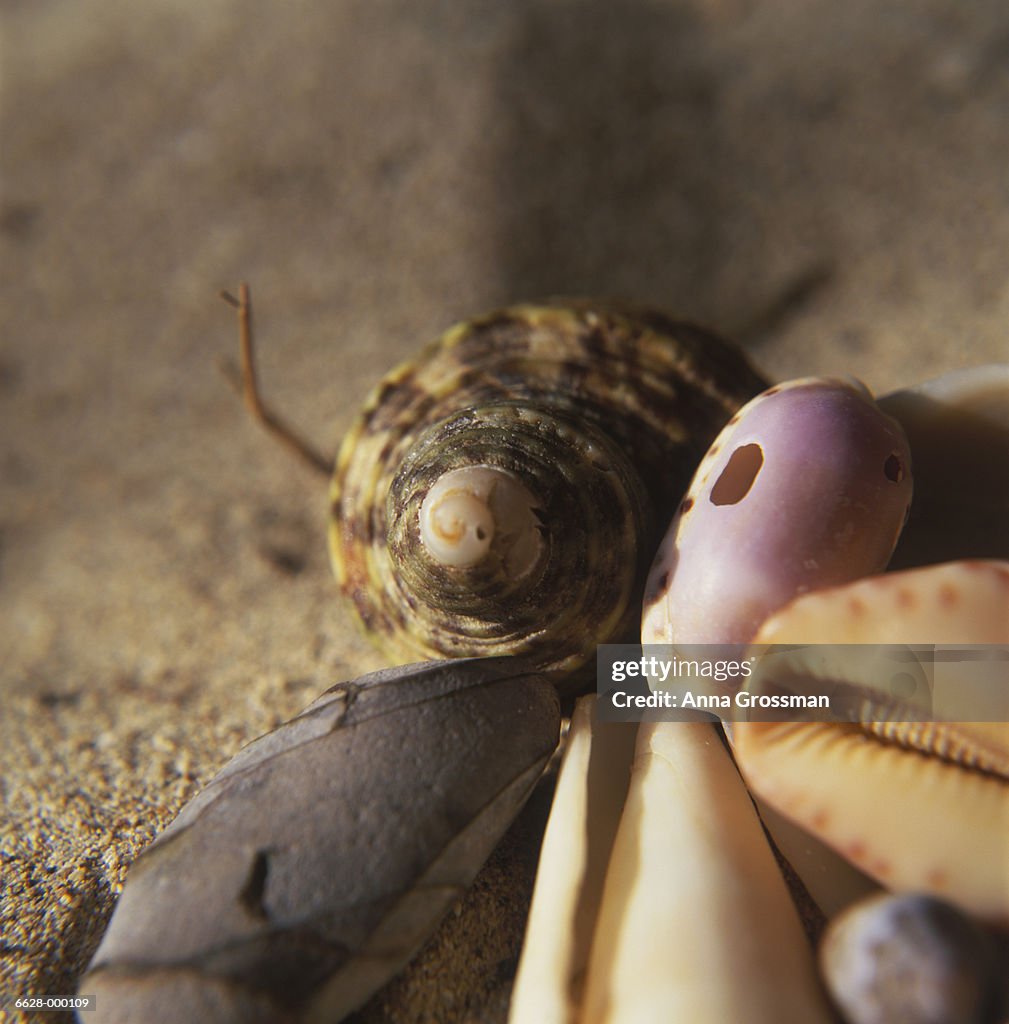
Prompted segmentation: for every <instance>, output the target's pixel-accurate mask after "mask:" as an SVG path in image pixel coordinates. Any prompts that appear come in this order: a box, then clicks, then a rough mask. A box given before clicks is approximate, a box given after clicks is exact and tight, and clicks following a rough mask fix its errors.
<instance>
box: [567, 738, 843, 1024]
mask: <svg viewBox="0 0 1009 1024" xmlns="http://www.w3.org/2000/svg"><path fill="white" fill-rule="evenodd" d="M830 1020H832V1017H831V1014H830V1011H829V1010H828V1009H827V1006H826V1002H825V999H824V996H823V994H822V992H821V991H820V989H819V986H818V984H817V980H816V972H815V967H814V964H813V960H812V953H811V950H810V947H809V943H808V941H807V940H806V936H805V933H804V931H803V929H802V926H801V924H800V923H799V919H798V916H797V914H796V911H795V907H794V905H793V903H792V900H791V897H790V896H789V893H788V890H787V888H786V887H785V883H784V880H783V878H782V876H781V874H780V872H779V870H778V866H777V864H776V863H775V860H774V856H773V854H772V852H771V849H770V846H769V845H768V843H767V840H766V838H765V836H764V832H763V829H762V828H761V826H760V821H759V819H758V818H757V815H756V812H755V811H754V809H753V804H752V802H751V801H750V797H749V794H748V793H747V791H746V787H745V786H744V785H743V781H742V779H741V778H740V777H739V773H738V772H737V771H736V768H735V766H734V765H733V763H732V758H731V757H730V756H729V753H728V751H727V750H726V749H725V747H724V745H723V744H722V742H721V739H720V737H719V736H718V734H717V732H716V731H715V729H714V728H713V727H712V726H711V725H709V724H707V723H702V722H660V723H657V724H651V723H646V724H643V725H642V726H641V727H640V729H639V733H638V745H637V750H636V753H635V763H634V769H633V772H632V776H631V786H630V790H629V792H628V797H627V802H626V804H625V805H624V812H623V817H622V818H621V822H620V830H619V831H618V833H617V838H616V841H615V843H614V846H613V853H612V856H611V859H610V866H609V871H608V873H607V876H606V887H605V890H604V893H603V903H602V909H601V910H600V914H599V922H598V924H597V927H596V934H595V942H594V944H593V947H592V956H591V959H590V961H589V976H588V985H587V988H586V993H585V1005H584V1009H583V1014H582V1017H581V1021H582V1022H583V1024H603V1022H608V1024H638V1022H641V1024H653V1022H655V1021H670V1022H680V1021H682V1022H684V1024H687V1022H689V1024H725V1022H726V1021H745V1022H746V1024H783V1022H792V1021H796V1022H798V1021H802V1022H803V1024H827V1022H828V1021H830Z"/></svg>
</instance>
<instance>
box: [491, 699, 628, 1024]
mask: <svg viewBox="0 0 1009 1024" xmlns="http://www.w3.org/2000/svg"><path fill="white" fill-rule="evenodd" d="M636 732H637V727H636V726H635V725H634V724H633V723H629V722H609V723H605V722H600V721H599V719H598V715H597V708H596V696H595V694H590V695H589V696H586V697H582V698H581V699H580V700H579V701H578V702H577V703H576V704H575V710H574V713H573V714H572V716H571V728H570V730H569V732H568V739H567V745H566V747H565V750H564V759H563V761H562V763H561V769H560V774H559V776H558V779H557V790H556V793H555V794H554V800H553V805H552V807H551V809H550V821H549V822H548V823H547V831H546V835H545V837H544V839H543V848H542V850H541V851H540V860H539V866H538V868H537V871H536V888H535V890H534V892H533V900H532V907H531V908H530V911H529V921H528V924H527V925H526V934H525V941H524V942H523V944H522V959H521V960H520V961H519V969H518V974H517V975H516V978H515V986H514V988H513V989H512V998H511V1005H510V1007H509V1013H508V1021H509V1024H544V1022H550V1024H574V1022H575V1021H577V1020H578V1016H579V1010H580V1007H581V1001H582V994H583V991H584V987H585V977H586V972H587V971H588V959H589V950H590V948H591V944H592V934H593V931H594V929H595V925H596V919H597V917H598V914H599V903H600V901H601V899H602V891H603V881H604V879H605V877H606V865H607V862H608V860H609V856H610V851H611V849H612V846H613V838H614V836H615V835H616V831H617V825H618V824H619V822H620V812H621V809H622V807H623V803H624V798H625V796H626V795H627V783H628V780H629V778H630V772H631V761H632V758H633V755H634V738H635V734H636Z"/></svg>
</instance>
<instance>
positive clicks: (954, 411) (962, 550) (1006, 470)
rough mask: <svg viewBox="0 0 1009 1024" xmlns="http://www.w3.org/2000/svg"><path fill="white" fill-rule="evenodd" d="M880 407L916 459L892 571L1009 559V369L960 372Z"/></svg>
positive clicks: (1005, 365)
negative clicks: (950, 562) (893, 421)
mask: <svg viewBox="0 0 1009 1024" xmlns="http://www.w3.org/2000/svg"><path fill="white" fill-rule="evenodd" d="M879 405H880V408H882V409H883V411H884V412H886V413H887V414H888V415H890V416H893V417H894V418H895V419H896V420H899V421H900V423H901V425H902V426H903V428H904V430H905V432H906V433H907V436H908V440H909V441H910V444H911V452H912V455H913V457H914V474H915V493H914V504H913V505H912V506H911V514H910V516H909V518H908V521H907V525H906V526H905V528H904V532H903V534H902V536H901V540H900V544H899V545H898V546H897V550H896V551H895V552H894V556H893V561H892V562H891V565H890V567H891V569H895V568H908V567H911V566H916V565H926V564H931V563H937V562H944V561H947V560H951V559H955V558H1009V363H1003V364H999V365H992V366H977V367H972V368H971V369H968V370H957V371H955V372H953V373H948V374H945V375H944V376H942V377H937V378H935V379H934V380H929V381H926V382H925V383H923V384H918V385H917V386H915V387H911V388H906V389H904V390H901V391H897V392H894V393H893V394H890V395H886V396H884V397H883V398H881V399H879Z"/></svg>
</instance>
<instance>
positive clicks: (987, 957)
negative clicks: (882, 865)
mask: <svg viewBox="0 0 1009 1024" xmlns="http://www.w3.org/2000/svg"><path fill="white" fill-rule="evenodd" d="M820 967H821V970H822V972H823V976H824V980H825V982H826V985H827V989H828V991H829V992H830V994H831V997H832V998H833V1000H834V1002H835V1003H836V1004H837V1006H838V1008H839V1009H840V1011H841V1013H842V1015H843V1017H844V1020H845V1021H846V1022H847V1024H997V1008H996V1004H997V1001H998V1000H997V973H996V969H995V956H994V951H993V948H992V944H991V942H990V940H989V939H988V937H987V935H986V934H985V932H983V931H982V930H981V928H980V927H978V925H976V924H975V923H974V922H973V921H972V920H971V919H970V918H969V917H967V916H966V915H965V914H963V913H961V911H959V910H957V909H956V908H955V907H953V906H952V905H950V904H948V903H945V902H943V901H942V900H938V899H935V898H934V897H931V896H923V895H918V894H901V895H893V894H890V893H883V894H881V895H878V896H873V897H871V898H870V899H867V900H864V901H863V902H861V903H858V904H856V905H854V906H853V907H851V908H850V909H849V910H847V911H845V912H844V913H843V914H841V915H840V916H839V917H837V918H835V919H834V920H833V921H832V922H831V923H830V925H829V926H828V928H827V931H826V933H825V934H824V937H823V942H822V944H821V946H820Z"/></svg>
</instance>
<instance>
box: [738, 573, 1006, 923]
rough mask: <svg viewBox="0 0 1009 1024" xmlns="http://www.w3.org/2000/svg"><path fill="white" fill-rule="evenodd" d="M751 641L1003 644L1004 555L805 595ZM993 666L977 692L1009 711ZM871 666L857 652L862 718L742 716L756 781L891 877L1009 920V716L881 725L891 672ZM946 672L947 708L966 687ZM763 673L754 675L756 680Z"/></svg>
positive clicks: (897, 883) (900, 885)
mask: <svg viewBox="0 0 1009 1024" xmlns="http://www.w3.org/2000/svg"><path fill="white" fill-rule="evenodd" d="M755 642H756V643H759V644H823V643H828V644H839V643H856V644H868V643H887V644H892V643H899V644H911V645H925V644H927V645H939V644H942V645H957V646H962V645H969V644H994V645H1000V646H1001V647H1004V646H1005V645H1006V644H1007V643H1009V563H1005V562H984V561H974V562H955V563H950V564H946V565H941V566H932V567H929V568H926V569H918V570H910V571H906V572H901V573H891V574H887V575H884V576H879V577H875V578H872V579H867V580H861V581H859V582H858V583H854V584H850V585H848V586H845V587H838V588H835V589H831V590H825V591H821V592H819V593H814V594H809V595H807V596H805V597H802V598H799V599H797V600H796V601H794V602H793V603H792V604H790V605H788V606H787V607H786V608H784V609H782V611H780V612H779V613H778V614H776V615H774V616H772V617H771V618H770V619H769V620H768V621H767V622H766V623H765V624H764V626H763V627H762V628H761V629H760V631H759V633H758V634H757V636H756V638H755ZM991 664H992V666H993V668H994V669H995V671H994V672H993V673H992V675H991V680H990V682H991V686H990V687H988V689H986V690H982V693H983V694H984V693H987V694H988V695H989V697H990V699H991V700H992V701H994V702H996V704H995V706H996V707H997V706H1001V707H1006V706H1009V677H1007V672H1006V661H1005V660H1002V661H1001V662H992V663H991ZM864 665H865V662H864V660H863V661H862V662H859V660H858V659H853V660H852V663H851V673H852V678H850V679H846V680H845V681H846V682H848V683H850V684H852V685H854V686H857V687H860V688H861V690H862V691H863V692H864V694H865V695H866V696H865V707H866V709H867V717H865V718H864V719H863V720H862V721H861V722H852V723H850V724H849V723H836V724H835V723H830V722H817V723H795V722H776V723H769V722H748V723H742V722H740V723H736V726H735V730H734V741H735V750H736V755H737V758H738V760H739V764H740V767H741V769H742V770H743V772H744V774H745V776H746V778H747V780H748V782H749V783H750V785H751V787H752V788H753V789H754V790H755V792H756V793H758V794H759V795H760V796H761V797H762V798H763V799H764V800H766V801H767V802H768V803H770V804H771V805H772V806H773V807H775V808H776V809H777V810H778V811H780V812H781V813H783V814H784V815H786V816H787V817H789V818H791V819H792V820H793V821H795V822H796V823H797V824H799V825H801V826H802V827H803V828H805V829H807V830H808V831H810V832H812V833H813V834H814V835H816V836H818V837H819V838H820V839H822V840H823V841H824V842H826V843H827V844H828V845H830V846H832V847H834V848H835V849H836V850H838V851H839V852H840V853H842V854H843V855H844V856H845V857H847V858H848V859H849V860H850V861H851V862H852V863H854V864H855V865H856V866H858V867H859V868H861V869H862V870H863V871H865V872H866V873H868V874H869V875H871V876H873V877H874V878H876V879H877V880H878V881H879V882H880V883H882V884H883V885H885V886H888V887H889V888H892V889H897V890H918V891H923V892H929V893H932V894H934V895H937V896H941V897H945V898H947V899H949V900H950V901H951V902H954V903H956V904H958V905H959V906H961V907H963V908H964V909H966V910H968V911H972V912H974V913H976V914H979V915H981V916H984V917H987V918H989V919H993V920H997V921H1002V922H1006V921H1009V770H1007V769H1009V722H1006V721H991V720H989V721H978V722H974V723H970V722H968V723H963V722H947V721H935V722H925V723H918V724H916V723H913V722H912V723H900V722H899V721H896V720H890V721H887V720H884V719H886V718H891V715H890V714H889V712H888V711H887V710H886V709H887V708H888V707H892V706H893V699H894V698H893V695H892V692H891V688H890V685H889V684H890V680H889V679H886V678H880V677H878V676H876V677H872V676H870V677H866V674H865V673H864V671H863V670H862V666H864ZM947 672H948V673H950V680H949V684H948V686H946V687H945V690H944V688H943V687H940V686H938V685H937V686H936V688H935V690H934V691H933V692H932V694H931V698H932V700H933V701H934V702H935V703H936V707H937V710H939V711H940V712H942V711H943V702H944V701H945V700H946V697H945V695H944V694H945V693H948V692H950V691H951V690H952V691H954V692H955V691H956V689H957V679H956V677H955V676H953V675H952V669H951V667H947ZM767 682H768V681H767V680H765V679H763V678H762V675H761V672H760V670H758V672H757V673H755V675H754V677H753V679H752V680H751V684H750V685H751V686H752V687H753V688H756V689H759V688H761V687H762V686H764V685H766V684H767ZM770 682H771V683H773V679H772V680H771V681H770ZM961 689H962V687H961ZM998 702H1001V703H1000V704H999V703H998ZM984 710H985V713H994V711H993V708H991V707H989V708H986V709H984ZM898 717H899V716H898ZM1003 717H1009V716H1005V715H1003Z"/></svg>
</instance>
